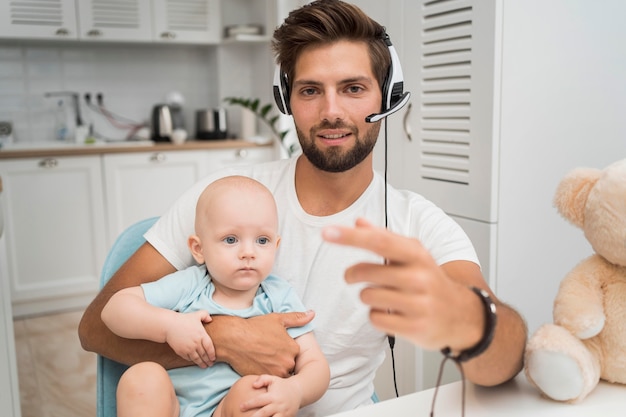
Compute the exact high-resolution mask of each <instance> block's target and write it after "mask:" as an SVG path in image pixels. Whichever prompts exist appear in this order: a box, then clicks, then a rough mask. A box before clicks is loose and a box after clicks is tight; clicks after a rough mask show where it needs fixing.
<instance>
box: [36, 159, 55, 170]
mask: <svg viewBox="0 0 626 417" xmlns="http://www.w3.org/2000/svg"><path fill="white" fill-rule="evenodd" d="M57 165H59V161H57V160H56V159H54V158H46V159H42V160H41V161H39V166H40V167H41V168H46V169H50V168H56V167H57Z"/></svg>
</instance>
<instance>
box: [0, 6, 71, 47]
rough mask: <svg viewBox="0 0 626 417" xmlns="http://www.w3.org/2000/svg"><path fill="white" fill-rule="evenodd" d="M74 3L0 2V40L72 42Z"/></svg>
mask: <svg viewBox="0 0 626 417" xmlns="http://www.w3.org/2000/svg"><path fill="white" fill-rule="evenodd" d="M77 37H78V32H77V26H76V7H75V4H74V0H39V1H37V2H34V1H32V0H11V1H9V0H3V1H0V38H21V39H58V40H70V39H72V40H75V39H77Z"/></svg>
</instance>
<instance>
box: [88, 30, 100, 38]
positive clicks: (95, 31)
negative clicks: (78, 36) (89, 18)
mask: <svg viewBox="0 0 626 417" xmlns="http://www.w3.org/2000/svg"><path fill="white" fill-rule="evenodd" d="M87 36H92V37H94V38H96V37H98V36H102V31H101V30H99V29H91V30H90V31H89V32H87Z"/></svg>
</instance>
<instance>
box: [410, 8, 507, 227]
mask: <svg viewBox="0 0 626 417" xmlns="http://www.w3.org/2000/svg"><path fill="white" fill-rule="evenodd" d="M495 3H496V2H495V0H449V1H445V2H434V1H427V0H420V1H415V0H408V1H405V2H404V8H405V10H404V16H405V24H404V32H405V37H404V42H405V44H404V51H403V52H404V53H403V69H404V77H405V81H406V89H407V90H409V91H411V93H412V98H411V106H410V108H409V109H407V110H405V120H404V122H405V130H406V131H407V132H410V137H411V139H410V140H409V141H406V142H405V151H406V152H405V161H404V164H403V170H404V175H403V179H404V185H405V187H407V188H410V189H413V190H415V191H417V192H419V193H420V194H423V195H424V196H426V197H427V198H429V199H430V200H432V201H434V202H435V203H436V204H437V205H439V206H440V207H441V208H443V209H444V210H445V211H446V212H447V213H449V214H453V215H457V216H462V217H466V218H470V219H476V220H479V221H484V222H489V223H491V222H494V221H496V216H497V213H496V212H495V210H496V205H495V202H494V200H495V199H494V198H492V193H493V192H494V191H493V190H494V187H495V186H496V180H497V178H496V174H497V165H498V164H497V154H498V146H497V141H496V140H495V139H494V138H496V137H497V136H496V135H497V132H496V129H497V123H496V122H495V121H496V120H497V117H496V115H495V111H494V109H495V108H496V106H495V105H494V100H496V98H495V97H494V91H495V90H494V87H495V85H496V83H497V82H498V81H497V74H498V73H497V68H496V67H497V64H496V58H495V47H496V26H497V25H496V18H495V15H496V13H495Z"/></svg>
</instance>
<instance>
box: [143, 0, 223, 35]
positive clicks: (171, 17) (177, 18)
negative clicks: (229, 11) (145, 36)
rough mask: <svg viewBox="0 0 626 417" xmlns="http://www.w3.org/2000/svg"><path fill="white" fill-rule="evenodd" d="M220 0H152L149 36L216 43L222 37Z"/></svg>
mask: <svg viewBox="0 0 626 417" xmlns="http://www.w3.org/2000/svg"><path fill="white" fill-rule="evenodd" d="M220 4H221V2H220V0H205V1H197V0H178V1H172V0H153V1H152V11H153V17H154V19H153V27H154V29H153V40H155V41H162V42H168V43H176V42H184V43H203V44H216V43H219V42H220V41H221V39H222V26H221V19H220Z"/></svg>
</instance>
